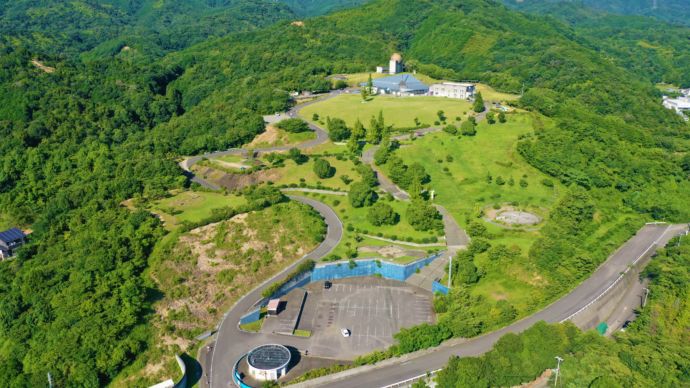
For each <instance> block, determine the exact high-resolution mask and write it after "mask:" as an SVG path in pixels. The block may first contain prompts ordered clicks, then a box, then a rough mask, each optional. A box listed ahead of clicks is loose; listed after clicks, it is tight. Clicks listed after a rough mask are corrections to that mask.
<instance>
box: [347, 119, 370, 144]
mask: <svg viewBox="0 0 690 388" xmlns="http://www.w3.org/2000/svg"><path fill="white" fill-rule="evenodd" d="M366 135H367V130H366V129H365V128H364V125H363V124H362V122H361V121H360V120H359V118H357V120H356V121H355V125H354V127H352V134H351V136H352V137H354V138H355V139H357V140H361V139H364V138H365V137H366Z"/></svg>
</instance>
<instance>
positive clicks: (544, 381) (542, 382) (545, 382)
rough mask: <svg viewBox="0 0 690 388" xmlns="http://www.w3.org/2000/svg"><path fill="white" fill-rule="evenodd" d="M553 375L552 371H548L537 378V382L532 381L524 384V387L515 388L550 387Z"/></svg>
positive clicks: (517, 387) (516, 387)
mask: <svg viewBox="0 0 690 388" xmlns="http://www.w3.org/2000/svg"><path fill="white" fill-rule="evenodd" d="M551 375H553V370H552V369H547V370H545V371H544V373H542V374H541V376H539V377H537V378H536V380H534V381H530V382H529V383H524V384H522V385H517V386H515V387H513V388H545V387H548V386H549V380H550V379H551Z"/></svg>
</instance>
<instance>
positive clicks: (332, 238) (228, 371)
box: [204, 196, 343, 388]
mask: <svg viewBox="0 0 690 388" xmlns="http://www.w3.org/2000/svg"><path fill="white" fill-rule="evenodd" d="M290 199H293V200H295V201H299V202H301V203H304V204H306V205H309V206H311V207H313V208H314V209H315V210H316V211H318V212H319V213H320V214H321V216H322V217H323V218H324V221H325V222H326V225H327V226H328V230H327V232H326V238H325V239H324V240H323V242H321V244H320V245H319V246H318V247H317V248H316V249H314V250H313V251H311V252H310V253H309V254H307V255H305V256H304V257H302V258H301V259H299V260H297V261H296V262H294V263H293V264H292V265H290V266H289V267H287V268H285V269H283V270H282V271H281V272H279V273H278V274H276V275H274V276H273V277H271V278H270V279H268V280H266V281H265V282H263V283H262V284H261V285H259V286H257V287H256V288H254V289H253V290H252V291H251V292H249V293H248V294H246V295H245V296H243V297H242V298H240V300H238V301H237V302H236V303H235V305H234V306H232V308H231V309H230V310H229V311H228V312H227V313H226V314H225V315H224V316H223V320H222V321H221V322H220V326H219V327H218V332H217V333H216V341H215V344H214V346H213V353H212V354H211V361H210V362H211V365H210V373H209V374H210V376H209V377H210V386H211V387H219V388H220V387H223V388H225V387H230V386H234V385H233V383H232V368H233V365H234V364H235V362H236V361H237V360H238V359H239V358H240V357H242V356H243V355H244V354H246V353H247V352H248V351H249V350H251V349H253V348H254V347H256V346H259V345H263V344H266V343H281V344H284V345H290V346H294V347H296V348H297V349H300V346H301V343H302V340H303V339H301V338H299V337H288V336H281V335H271V334H255V333H247V332H244V331H241V330H240V329H239V327H238V325H239V321H240V318H241V317H242V316H243V315H244V314H245V313H246V312H247V311H248V310H250V309H251V307H252V306H253V305H254V304H256V302H258V301H259V300H261V299H262V296H261V293H262V292H263V290H264V289H266V288H267V287H268V286H269V285H270V284H272V283H274V282H277V281H280V280H283V279H285V277H286V276H287V275H288V273H289V272H291V271H292V270H294V269H295V268H296V267H297V266H298V265H299V264H300V263H302V262H303V261H305V260H309V259H311V260H318V259H320V258H322V257H324V256H326V255H327V254H328V253H330V252H331V250H333V248H335V247H336V246H337V245H338V243H340V240H341V239H342V236H343V224H342V222H341V221H340V219H339V218H338V216H337V215H336V213H335V212H334V211H333V209H331V208H330V207H329V206H328V205H326V204H324V203H321V202H319V201H316V200H314V199H311V198H305V197H299V196H290ZM204 378H206V377H204ZM206 383H208V381H206ZM204 386H205V384H204Z"/></svg>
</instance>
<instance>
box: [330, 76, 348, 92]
mask: <svg viewBox="0 0 690 388" xmlns="http://www.w3.org/2000/svg"><path fill="white" fill-rule="evenodd" d="M345 88H347V81H345V80H342V79H339V80H337V81H335V84H334V85H333V89H336V90H341V89H345Z"/></svg>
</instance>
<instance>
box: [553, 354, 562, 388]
mask: <svg viewBox="0 0 690 388" xmlns="http://www.w3.org/2000/svg"><path fill="white" fill-rule="evenodd" d="M556 361H557V364H556V379H555V380H554V382H553V386H554V387H556V386H558V374H559V373H560V372H561V362H563V359H562V358H561V357H559V356H556Z"/></svg>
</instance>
